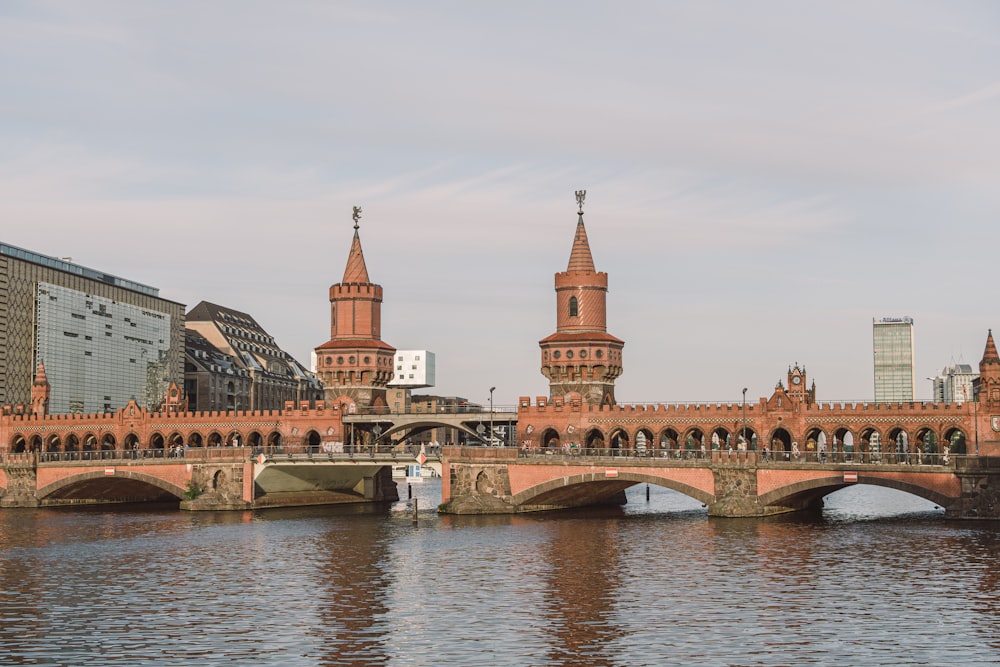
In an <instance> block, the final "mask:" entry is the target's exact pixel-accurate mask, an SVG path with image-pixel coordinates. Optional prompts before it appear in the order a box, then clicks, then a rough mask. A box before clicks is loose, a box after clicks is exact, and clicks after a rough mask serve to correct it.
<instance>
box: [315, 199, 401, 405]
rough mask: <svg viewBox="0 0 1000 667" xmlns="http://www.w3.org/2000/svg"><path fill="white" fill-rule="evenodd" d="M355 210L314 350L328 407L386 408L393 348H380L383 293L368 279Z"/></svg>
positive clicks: (387, 346) (357, 213)
mask: <svg viewBox="0 0 1000 667" xmlns="http://www.w3.org/2000/svg"><path fill="white" fill-rule="evenodd" d="M360 218H361V208H360V207H358V206H355V207H354V215H353V219H354V239H353V241H352V242H351V251H350V253H349V254H348V256H347V267H346V268H345V269H344V277H343V280H341V282H339V283H337V284H335V285H331V286H330V340H329V341H327V342H326V343H323V344H322V345H320V346H319V347H317V348H316V350H315V352H316V374H317V376H318V377H319V379H320V381H321V382H322V383H323V387H324V394H325V399H326V402H327V403H334V402H340V403H346V404H348V405H350V404H356V405H358V406H361V407H380V406H384V405H386V401H385V392H386V385H387V384H388V383H389V382H390V381H391V380H392V378H393V363H392V362H393V356H394V355H395V352H396V348H394V347H392V346H391V345H387V344H386V343H384V342H382V340H381V338H382V287H381V286H380V285H376V284H374V283H372V282H371V280H370V279H369V278H368V267H367V266H365V255H364V253H363V252H362V250H361V239H360V237H359V235H358V220H359V219H360Z"/></svg>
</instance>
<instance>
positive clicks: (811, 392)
mask: <svg viewBox="0 0 1000 667" xmlns="http://www.w3.org/2000/svg"><path fill="white" fill-rule="evenodd" d="M788 396H789V397H791V398H792V399H794V400H796V401H799V402H801V403H806V404H811V403H814V402H815V401H816V383H815V382H813V384H812V387H810V388H808V389H807V388H806V367H805V366H799V363H798V362H795V366H790V367H789V368H788Z"/></svg>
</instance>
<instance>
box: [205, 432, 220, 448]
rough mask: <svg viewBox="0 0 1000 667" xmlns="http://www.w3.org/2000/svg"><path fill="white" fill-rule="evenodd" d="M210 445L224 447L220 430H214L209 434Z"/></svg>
mask: <svg viewBox="0 0 1000 667" xmlns="http://www.w3.org/2000/svg"><path fill="white" fill-rule="evenodd" d="M208 446H209V447H222V434H221V433H219V432H218V431H212V432H211V433H209V434H208Z"/></svg>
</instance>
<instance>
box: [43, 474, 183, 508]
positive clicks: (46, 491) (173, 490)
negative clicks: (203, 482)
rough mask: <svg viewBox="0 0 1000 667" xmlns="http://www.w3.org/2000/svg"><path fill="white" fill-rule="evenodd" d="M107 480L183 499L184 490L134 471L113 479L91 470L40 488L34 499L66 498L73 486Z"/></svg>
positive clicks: (116, 475)
mask: <svg viewBox="0 0 1000 667" xmlns="http://www.w3.org/2000/svg"><path fill="white" fill-rule="evenodd" d="M109 479H111V480H115V481H120V482H122V483H133V484H134V483H136V482H138V483H141V484H145V485H148V486H152V487H155V488H156V489H159V490H160V491H164V492H166V493H168V494H170V495H171V496H173V497H174V498H176V499H177V500H180V499H182V498H183V497H184V491H185V490H184V489H183V488H181V487H179V486H177V485H176V484H173V483H171V482H168V481H166V480H163V479H160V478H159V477H155V476H153V475H149V474H146V473H141V472H134V471H122V470H119V471H117V472H116V473H115V476H114V477H108V476H107V475H106V474H105V472H104V471H103V470H92V471H88V472H82V473H79V474H76V475H70V476H69V477H64V478H62V479H59V480H56V481H54V482H52V483H51V484H47V485H46V486H43V487H41V488H40V489H38V490H37V491H36V492H35V497H36V498H38V499H39V500H42V501H44V500H45V499H46V498H51V497H52V496H55V495H57V494H58V495H60V496H63V497H66V495H67V494H66V492H67V491H70V490H71V489H72V487H74V486H83V485H86V484H87V483H88V482H91V481H98V480H99V481H100V482H102V483H104V484H106V483H107V481H108V480H109Z"/></svg>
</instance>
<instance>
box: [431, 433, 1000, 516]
mask: <svg viewBox="0 0 1000 667" xmlns="http://www.w3.org/2000/svg"><path fill="white" fill-rule="evenodd" d="M664 454H665V455H664ZM823 459H824V460H820V455H818V454H813V455H800V456H799V457H798V458H794V459H793V458H792V457H789V458H788V459H787V460H786V459H785V457H784V455H783V454H782V455H780V456H779V457H778V459H777V460H775V459H774V457H773V455H771V454H769V455H768V458H767V460H762V454H761V453H759V452H753V451H738V452H732V453H730V452H728V451H709V452H707V453H705V454H702V453H701V452H700V451H697V452H688V451H685V450H682V449H678V450H668V451H666V452H662V451H661V452H658V453H654V452H650V451H647V452H644V453H636V452H634V451H632V452H628V451H625V452H622V451H614V450H577V451H575V452H574V451H572V450H571V451H569V452H566V451H564V450H558V451H553V450H543V449H528V448H525V449H520V450H518V449H513V448H511V449H502V448H469V447H462V448H460V447H450V448H445V450H444V459H443V460H444V472H443V479H444V483H443V487H442V500H443V501H444V502H443V505H442V511H445V512H451V513H456V514H488V513H518V512H534V511H544V510H556V509H565V508H570V507H581V506H588V505H599V504H611V503H622V502H623V501H624V491H625V489H626V488H628V487H630V486H633V485H635V484H639V483H647V484H656V485H659V486H662V487H666V488H668V489H673V490H674V491H678V492H680V493H683V494H685V495H687V496H690V497H692V498H694V499H696V500H699V501H701V502H702V503H703V504H704V505H705V506H706V507H707V509H708V513H709V515H710V516H727V517H753V516H767V515H771V514H779V513H783V512H790V511H797V510H803V509H809V508H815V507H819V506H821V505H822V498H823V496H825V495H827V494H829V493H832V492H834V491H837V490H838V489H842V488H844V487H846V486H850V485H855V484H871V485H876V486H884V487H888V488H893V489H898V490H901V491H906V492H908V493H912V494H914V495H917V496H920V497H922V498H926V499H927V500H930V501H931V502H934V503H936V504H937V505H939V506H941V507H943V508H944V509H945V513H946V516H948V517H949V518H993V519H996V518H1000V513H998V512H1000V458H995V457H966V456H959V457H951V456H949V457H947V458H945V457H942V456H937V457H933V458H931V457H928V458H926V459H923V458H922V459H921V460H917V458H915V457H900V458H889V457H887V458H881V459H879V460H877V461H875V462H872V461H869V462H862V461H860V460H855V459H854V458H853V457H850V459H849V460H845V459H844V458H843V457H833V456H830V457H826V456H825V455H824V456H823Z"/></svg>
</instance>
